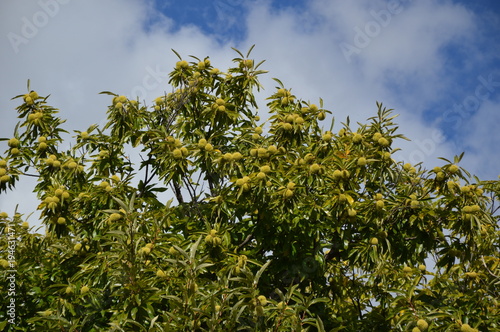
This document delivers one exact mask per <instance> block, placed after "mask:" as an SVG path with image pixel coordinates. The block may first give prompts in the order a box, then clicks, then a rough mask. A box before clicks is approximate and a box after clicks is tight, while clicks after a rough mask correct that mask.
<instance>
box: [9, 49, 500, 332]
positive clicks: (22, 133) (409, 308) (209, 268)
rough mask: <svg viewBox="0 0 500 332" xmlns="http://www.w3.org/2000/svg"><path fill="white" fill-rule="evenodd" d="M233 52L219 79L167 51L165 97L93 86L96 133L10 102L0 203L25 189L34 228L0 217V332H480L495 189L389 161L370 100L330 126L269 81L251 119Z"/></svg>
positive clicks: (250, 98)
mask: <svg viewBox="0 0 500 332" xmlns="http://www.w3.org/2000/svg"><path fill="white" fill-rule="evenodd" d="M235 51H236V52H237V57H236V58H235V59H234V60H233V61H234V63H235V66H234V67H232V68H229V69H228V70H227V71H225V72H222V71H220V70H219V69H217V68H216V67H214V66H213V65H212V63H211V62H210V60H209V58H204V59H199V58H196V57H194V56H192V57H190V60H192V61H191V62H188V61H187V60H183V59H182V57H181V56H179V55H178V54H177V53H176V54H177V55H178V56H179V61H178V62H177V63H176V65H175V68H174V69H173V71H172V72H171V73H170V81H169V84H170V85H171V88H172V89H171V91H172V92H171V93H165V94H164V95H162V96H160V97H158V98H157V99H155V100H154V101H153V105H149V106H148V105H146V104H145V102H142V101H139V100H137V99H134V97H133V96H130V97H126V96H123V95H119V94H115V93H112V92H103V94H107V95H109V100H110V105H109V107H108V109H107V119H108V120H107V123H106V124H105V125H104V126H103V127H99V126H97V125H92V126H90V127H89V128H87V129H85V130H82V131H78V130H77V131H74V132H73V134H70V133H69V132H68V131H66V130H65V129H64V127H63V124H64V120H62V119H61V118H59V117H58V111H57V109H56V108H54V107H52V106H49V104H48V97H44V96H43V95H39V94H38V93H37V92H35V91H33V90H31V89H30V87H29V84H28V92H27V93H26V94H22V95H19V96H16V97H15V98H16V99H19V101H20V105H19V106H18V107H17V112H18V113H19V119H20V121H19V123H18V125H17V126H16V127H15V129H14V131H13V135H12V137H5V138H3V140H4V141H6V142H7V144H8V148H7V150H6V151H5V152H4V154H3V155H2V156H1V158H0V191H1V196H0V197H1V199H5V197H6V196H8V195H9V192H10V190H13V189H14V187H15V185H16V183H17V182H18V181H19V179H20V177H23V176H36V177H37V180H38V181H37V185H36V186H35V188H34V192H35V193H36V195H37V197H38V199H39V201H40V204H39V206H38V209H39V210H40V212H41V218H42V222H43V225H44V227H45V229H46V230H45V231H44V232H42V233H43V234H39V233H38V230H35V229H33V228H30V226H29V223H28V222H29V221H28V216H27V215H26V213H24V212H21V211H18V212H17V213H15V215H13V216H8V215H7V214H6V213H5V212H2V213H1V214H0V231H1V234H2V235H1V238H0V248H1V255H2V257H1V259H2V260H1V267H0V275H1V276H2V283H1V284H0V291H1V293H2V297H1V299H0V303H1V306H0V322H2V323H0V327H2V328H5V329H10V330H11V331H42V330H43V331H236V330H241V331H341V330H342V331H389V330H394V331H413V332H419V331H426V330H428V331H494V330H498V329H499V328H500V313H499V309H498V308H499V304H498V299H499V298H500V293H499V287H500V265H499V264H500V258H499V257H500V252H499V247H500V241H499V234H500V233H499V227H498V214H496V205H495V204H497V203H498V199H499V195H500V186H499V182H498V181H481V180H479V179H478V178H476V177H473V176H471V175H470V174H469V173H468V172H467V171H466V170H465V169H463V168H461V167H460V166H459V162H460V159H461V156H457V157H455V159H454V160H446V159H443V160H442V162H441V166H436V167H435V168H433V169H426V168H424V167H423V166H422V165H420V164H417V165H412V164H410V163H403V162H396V161H395V160H394V159H393V155H394V154H395V153H396V152H397V149H396V148H394V145H395V142H396V141H397V140H400V139H406V138H405V137H404V136H403V135H402V134H401V133H399V132H398V130H397V129H398V127H397V125H396V124H395V122H394V118H395V117H396V116H395V115H394V114H393V113H392V110H390V109H386V108H385V107H383V106H382V104H379V103H377V105H376V109H375V110H374V116H373V117H371V118H369V119H367V121H366V123H365V124H361V123H358V124H357V125H356V126H354V127H353V126H352V125H351V124H350V123H349V119H347V120H346V121H345V123H342V124H341V125H339V126H338V127H337V128H335V131H334V123H333V121H332V122H331V125H330V124H328V125H327V128H325V127H324V126H323V125H322V123H324V122H325V120H326V119H327V118H328V119H332V118H333V117H332V116H327V114H328V113H330V112H329V111H328V110H326V109H325V108H324V105H323V102H322V101H321V100H319V101H318V102H317V103H313V102H308V101H306V100H303V99H300V98H299V97H298V96H296V95H295V94H294V93H292V90H291V89H289V88H287V87H285V86H284V85H283V84H282V82H281V81H279V80H278V79H275V81H276V84H277V87H276V89H275V90H274V92H273V93H272V94H271V95H270V96H269V98H268V99H267V100H268V103H267V108H266V109H267V110H268V112H269V114H268V115H266V116H265V121H261V119H260V117H259V115H258V114H259V112H258V108H257V103H256V99H255V95H254V93H255V91H256V90H260V88H261V86H260V84H259V81H258V77H259V75H261V74H264V73H265V71H264V70H261V69H260V67H261V65H262V63H263V62H259V63H256V62H254V60H252V59H250V58H249V55H250V51H249V52H248V53H247V54H245V55H244V54H243V53H241V52H239V51H237V50H235ZM261 112H262V111H261ZM261 115H263V114H261ZM263 117H264V116H263ZM82 129H83V128H82ZM61 146H69V148H67V150H65V149H62V148H61ZM426 262H427V265H429V266H426V265H425V264H426ZM12 271H14V273H15V278H14V281H13V282H12V283H11V282H10V280H12V279H7V277H8V276H10V275H11V274H12V273H13V272H12ZM9 287H10V288H9ZM12 287H14V292H9V289H12ZM7 294H10V296H8V295H7ZM12 299H14V300H12ZM12 302H14V304H15V305H14V307H15V310H9V305H10V308H12V305H11V303H12Z"/></svg>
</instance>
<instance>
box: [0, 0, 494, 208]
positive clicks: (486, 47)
mask: <svg viewBox="0 0 500 332" xmlns="http://www.w3.org/2000/svg"><path fill="white" fill-rule="evenodd" d="M499 36H500V3H499V2H498V1H497V0H479V1H474V2H473V1H465V0H464V1H459V0H440V1H438V0H418V1H417V0H413V1H412V0H390V1H382V0H358V1H345V0H344V1H343V0H309V1H306V0H289V1H278V0H275V1H271V0H267V1H260V0H246V1H245V0H214V1H204V0H184V1H160V0H156V1H153V0H120V1H118V0H108V1H98V0H87V1H78V0H38V1H17V0H5V1H2V2H1V3H0V73H1V74H0V114H1V117H0V137H7V138H8V137H11V136H12V133H13V128H14V125H15V123H16V122H17V119H16V112H15V107H16V106H18V103H19V100H14V101H13V100H11V98H12V97H14V96H16V95H18V94H23V93H26V92H27V90H26V83H27V80H28V79H30V81H31V88H32V89H34V90H36V91H37V92H38V93H39V94H40V95H48V94H50V95H51V96H50V98H49V100H48V102H49V104H50V105H52V106H54V107H56V108H59V109H60V116H61V117H62V118H65V119H67V123H66V128H67V129H70V130H73V129H75V130H85V129H86V128H87V127H88V126H89V125H91V124H93V123H98V124H103V123H104V121H105V112H106V109H107V105H109V103H110V99H109V96H105V95H99V92H101V91H104V90H108V91H113V92H116V93H119V94H124V95H126V96H128V97H130V98H136V97H137V96H139V98H140V100H145V101H146V102H147V103H149V104H151V101H152V100H153V99H154V98H156V97H157V96H160V95H163V93H164V92H165V91H167V92H169V91H170V89H171V88H170V87H169V86H168V84H167V82H168V78H167V75H168V72H169V71H170V70H172V68H173V66H174V65H175V62H176V61H177V58H176V56H175V54H174V53H173V52H172V51H171V49H175V50H176V51H177V52H178V53H179V54H181V55H182V56H183V57H184V58H185V59H187V60H189V57H188V56H189V55H195V56H198V57H200V58H204V57H205V56H209V57H210V59H211V61H212V64H214V65H216V66H217V67H219V68H220V69H221V70H224V69H226V68H228V67H229V66H230V65H231V59H232V58H233V57H235V56H236V53H235V52H234V51H232V50H231V47H236V48H238V49H240V50H241V51H243V52H244V53H245V52H246V51H247V50H248V49H249V48H250V47H251V46H252V45H253V44H255V45H256V46H255V48H254V50H253V52H252V57H253V58H254V59H256V60H257V61H260V60H266V62H265V63H264V64H263V65H262V69H265V70H268V71H269V73H268V74H266V75H265V76H263V77H262V78H261V83H262V84H263V85H264V87H265V90H264V91H263V93H262V94H260V95H259V98H258V100H259V101H260V102H259V105H260V113H261V117H263V118H265V115H266V112H267V111H266V108H265V101H264V99H265V97H266V96H267V95H270V94H272V93H273V90H274V88H275V86H276V83H275V82H274V81H273V80H272V78H273V77H277V78H279V79H280V80H281V81H282V82H283V83H284V84H285V86H286V87H287V88H291V89H292V91H293V92H294V94H296V95H297V97H299V98H301V99H304V100H309V101H311V102H314V103H318V100H319V98H322V99H323V100H324V105H325V108H327V109H329V110H331V111H332V112H333V116H334V117H335V121H336V124H337V125H336V127H335V128H336V129H339V128H340V127H339V126H340V122H343V121H345V119H346V117H347V116H349V118H350V119H351V123H356V122H357V121H359V122H364V121H365V120H366V119H367V118H368V117H371V116H373V115H375V114H376V106H375V102H376V101H380V102H383V103H384V105H385V106H387V107H389V108H393V109H395V113H397V114H400V116H399V117H398V118H397V122H398V124H399V127H400V132H401V133H403V134H405V135H406V136H407V137H408V138H410V139H411V140H412V141H411V142H404V141H402V142H400V143H398V146H400V147H401V148H402V149H403V150H402V151H401V152H398V153H397V154H395V158H396V159H399V160H406V161H409V162H412V163H418V162H423V163H424V165H425V166H427V167H433V166H436V165H442V164H443V163H444V162H443V161H441V160H439V159H437V158H438V157H445V158H448V159H453V156H455V155H458V154H460V153H461V152H463V151H465V156H464V158H463V160H462V162H461V165H462V166H464V167H465V168H466V169H468V170H469V171H471V172H472V173H473V174H475V175H477V176H479V178H481V179H485V180H486V179H491V180H493V179H497V176H498V175H499V174H500V166H498V165H499V164H500V153H499V152H500V151H499V150H500V149H499V147H500V130H498V126H499V124H500V38H498V37H499ZM354 127H356V126H355V125H354ZM5 149H6V145H5V144H3V143H0V155H1V154H3V151H4V150H5ZM32 181H33V180H32V179H24V180H22V181H21V183H20V184H19V185H18V189H17V190H16V191H14V192H12V193H9V194H8V197H7V196H6V195H5V194H2V195H0V211H7V212H8V213H9V214H10V213H13V211H14V205H15V203H19V204H20V211H21V212H23V213H28V212H30V211H33V210H34V209H35V208H36V205H37V203H36V200H35V199H34V197H33V198H30V197H29V195H28V193H29V192H30V191H31V190H30V189H29V188H30V186H33V185H34V183H33V182H32Z"/></svg>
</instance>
